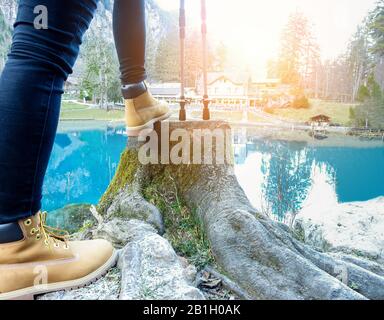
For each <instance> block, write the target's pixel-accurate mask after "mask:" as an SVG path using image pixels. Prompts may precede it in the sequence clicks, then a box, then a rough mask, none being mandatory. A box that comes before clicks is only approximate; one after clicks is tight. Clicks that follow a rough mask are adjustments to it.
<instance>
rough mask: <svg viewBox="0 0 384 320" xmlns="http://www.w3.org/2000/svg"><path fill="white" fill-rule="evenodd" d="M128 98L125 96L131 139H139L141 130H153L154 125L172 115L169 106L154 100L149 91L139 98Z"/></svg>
mask: <svg viewBox="0 0 384 320" xmlns="http://www.w3.org/2000/svg"><path fill="white" fill-rule="evenodd" d="M145 88H146V87H145ZM126 97H127V96H126V95H125V121H126V125H127V134H128V136H130V137H137V136H138V135H139V134H140V131H141V130H144V129H148V128H149V129H152V128H153V125H154V123H156V122H158V121H162V120H165V119H167V118H169V117H170V116H171V115H172V113H171V111H170V110H169V107H168V105H167V104H166V103H163V102H160V101H158V100H156V99H155V98H153V97H152V95H151V93H150V92H149V91H148V90H147V89H145V92H144V93H142V94H140V95H139V96H137V97H134V98H126Z"/></svg>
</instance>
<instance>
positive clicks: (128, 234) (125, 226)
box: [92, 218, 157, 248]
mask: <svg viewBox="0 0 384 320" xmlns="http://www.w3.org/2000/svg"><path fill="white" fill-rule="evenodd" d="M137 230H138V231H137ZM136 232H143V233H157V231H156V229H155V228H154V227H152V226H151V225H149V224H147V223H144V222H142V221H139V220H123V219H118V218H114V219H112V220H110V221H108V222H106V223H103V224H101V225H99V226H98V227H97V228H96V229H94V230H92V238H100V239H105V240H108V241H110V242H111V243H112V244H113V245H114V247H115V248H123V247H124V246H125V245H126V244H128V243H129V242H132V241H133V240H134V235H135V234H136Z"/></svg>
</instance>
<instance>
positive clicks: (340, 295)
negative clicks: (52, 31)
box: [99, 121, 384, 299]
mask: <svg viewBox="0 0 384 320" xmlns="http://www.w3.org/2000/svg"><path fill="white" fill-rule="evenodd" d="M177 128H183V129H186V130H188V132H189V133H190V134H191V132H192V129H193V128H209V129H211V130H213V129H215V128H221V129H223V130H227V129H229V126H228V125H227V124H226V123H223V122H214V121H211V122H199V121H195V122H171V123H170V131H171V132H172V130H173V129H177ZM156 130H157V132H158V133H160V131H161V130H160V128H159V127H158V128H157V129H156ZM140 146H141V144H140V143H138V142H137V140H135V139H129V142H128V145H127V150H126V152H125V153H124V154H123V156H122V159H121V163H120V166H119V169H118V171H117V173H116V176H115V178H114V180H113V182H112V183H111V185H110V187H109V189H108V190H107V192H106V194H105V195H104V197H103V199H102V201H101V203H100V206H99V210H100V212H102V213H105V212H107V211H108V208H109V206H110V205H111V204H112V203H113V201H114V198H115V197H116V195H120V194H121V193H132V192H143V190H145V188H146V187H148V186H151V187H152V188H153V187H154V186H155V187H158V188H169V187H170V186H169V185H166V184H167V183H169V179H167V177H172V180H173V181H174V182H175V184H176V186H177V192H178V195H179V197H181V198H182V199H183V200H184V201H185V203H186V204H187V205H188V207H189V208H191V209H192V211H193V212H195V214H196V215H197V216H198V218H199V219H200V220H201V222H202V223H203V226H204V231H205V233H206V236H207V238H208V239H209V241H210V245H211V249H212V252H213V255H214V257H215V260H216V263H217V264H218V265H219V266H220V267H221V268H222V270H224V271H225V274H226V275H227V276H228V277H229V278H231V279H232V280H233V281H234V282H236V283H237V284H238V285H239V286H240V287H241V288H242V289H243V290H245V291H246V292H247V294H248V295H249V296H250V297H251V298H253V299H365V298H368V299H384V277H383V276H382V275H380V274H376V273H374V272H372V270H371V271H369V270H368V269H365V268H363V267H362V265H361V264H360V266H358V265H357V264H354V263H353V262H352V261H353V260H349V261H345V260H344V261H343V260H339V259H337V258H335V257H332V256H330V255H328V254H325V253H322V252H318V251H316V250H314V249H313V248H311V247H309V246H308V245H305V244H304V243H302V242H301V241H300V240H298V239H297V237H296V236H295V234H293V232H292V231H291V230H290V229H289V228H288V227H287V226H286V225H283V224H280V223H277V222H274V221H272V220H270V219H269V218H268V217H266V216H263V215H262V214H260V213H258V212H257V211H256V210H255V209H254V208H253V207H252V205H251V204H250V202H249V200H248V199H247V197H246V195H245V193H244V191H243V190H242V188H241V187H240V186H239V184H238V182H237V179H236V177H235V175H234V170H233V164H232V163H230V162H228V161H226V163H225V164H214V165H205V164H203V165H193V164H182V165H172V164H165V165H161V164H160V165H142V164H140V162H139V161H138V150H139V148H140ZM229 147H231V146H229ZM171 148H172V144H171ZM215 151H216V150H215Z"/></svg>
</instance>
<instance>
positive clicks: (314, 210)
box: [295, 197, 384, 264]
mask: <svg viewBox="0 0 384 320" xmlns="http://www.w3.org/2000/svg"><path fill="white" fill-rule="evenodd" d="M295 230H296V231H297V232H298V233H299V234H300V235H301V238H303V240H304V241H305V242H306V243H308V244H310V245H313V246H314V247H316V248H318V249H320V250H322V251H327V252H342V253H346V254H352V255H355V256H358V257H361V258H368V259H369V260H373V261H376V262H377V263H380V264H384V197H380V198H377V199H374V200H370V201H366V202H352V203H341V204H337V205H336V206H332V207H325V208H320V207H314V206H309V207H307V208H305V209H304V210H303V211H302V212H301V213H300V214H299V215H298V219H297V220H296V222H295Z"/></svg>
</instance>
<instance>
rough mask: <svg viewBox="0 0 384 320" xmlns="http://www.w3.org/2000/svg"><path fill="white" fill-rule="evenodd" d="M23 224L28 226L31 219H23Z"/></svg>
mask: <svg viewBox="0 0 384 320" xmlns="http://www.w3.org/2000/svg"><path fill="white" fill-rule="evenodd" d="M24 224H25V225H26V226H27V227H28V226H30V225H31V224H32V220H31V219H28V220H25V221H24Z"/></svg>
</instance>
